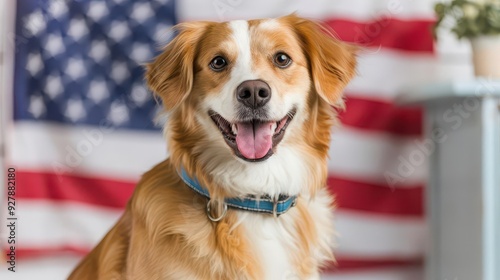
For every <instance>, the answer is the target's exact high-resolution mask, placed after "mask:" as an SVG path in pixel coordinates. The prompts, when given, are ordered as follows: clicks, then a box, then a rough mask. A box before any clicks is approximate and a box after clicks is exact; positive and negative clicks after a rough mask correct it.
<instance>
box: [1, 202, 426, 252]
mask: <svg viewBox="0 0 500 280" xmlns="http://www.w3.org/2000/svg"><path fill="white" fill-rule="evenodd" d="M16 210H17V215H18V217H19V223H18V224H19V227H18V232H17V237H18V244H19V245H18V248H19V249H21V248H29V249H37V248H40V249H42V248H50V247H53V248H57V247H59V246H68V245H69V246H71V245H73V246H76V247H78V248H89V249H90V248H93V247H94V246H95V245H96V244H97V243H98V242H99V241H100V240H101V239H102V238H103V237H104V235H105V234H106V232H107V231H108V230H109V229H110V228H111V227H112V226H113V225H114V224H115V223H116V221H117V220H118V218H119V217H120V215H121V213H122V211H121V210H116V209H110V208H106V207H102V206H95V205H87V204H83V203H78V202H61V201H45V200H32V199H25V200H22V201H20V202H19V207H18V209H16ZM335 215H336V217H335V222H336V228H337V232H338V233H340V237H338V240H339V244H338V248H336V254H337V257H339V258H341V257H342V256H346V257H349V258H359V259H362V258H374V257H377V258H379V257H387V258H403V259H408V258H414V257H419V256H421V255H422V253H423V242H422V240H421V238H422V234H423V229H424V224H423V221H422V220H421V219H416V218H407V217H405V218H396V217H383V216H374V215H370V214H364V213H356V212H354V211H345V210H337V211H336V212H335ZM4 234H5V233H4ZM374 240H376V242H375V241H374Z"/></svg>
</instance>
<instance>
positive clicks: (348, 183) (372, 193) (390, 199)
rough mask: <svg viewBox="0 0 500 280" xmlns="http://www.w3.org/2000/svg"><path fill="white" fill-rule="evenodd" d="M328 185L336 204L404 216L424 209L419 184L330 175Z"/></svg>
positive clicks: (421, 189)
mask: <svg viewBox="0 0 500 280" xmlns="http://www.w3.org/2000/svg"><path fill="white" fill-rule="evenodd" d="M328 188H329V190H330V191H331V192H332V193H333V194H334V195H335V200H336V203H337V205H338V207H339V208H344V209H352V210H360V211H367V212H370V213H378V214H391V215H405V216H422V215H423V213H424V210H423V204H424V201H423V192H424V188H423V187H422V186H414V187H405V188H390V187H387V186H382V185H376V184H369V183H364V182H356V181H353V180H350V179H343V178H339V177H332V176H330V177H329V178H328Z"/></svg>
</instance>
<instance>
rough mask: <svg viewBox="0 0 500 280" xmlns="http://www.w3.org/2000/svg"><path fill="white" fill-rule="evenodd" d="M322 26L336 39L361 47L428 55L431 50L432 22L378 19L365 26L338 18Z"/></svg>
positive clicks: (364, 24) (365, 23) (388, 18)
mask: <svg viewBox="0 0 500 280" xmlns="http://www.w3.org/2000/svg"><path fill="white" fill-rule="evenodd" d="M324 22H325V23H326V24H327V25H328V26H330V27H331V28H332V29H333V30H334V31H335V33H336V34H337V36H338V37H339V38H340V39H342V40H344V41H347V42H352V43H356V44H360V45H362V46H366V47H383V48H391V49H398V50H404V51H415V52H430V53H432V52H433V50H434V41H433V37H432V33H431V30H432V25H433V24H434V21H432V20H417V19H411V20H404V19H396V18H390V17H381V18H379V19H377V20H373V21H369V22H360V21H353V20H350V19H339V18H337V19H327V20H324Z"/></svg>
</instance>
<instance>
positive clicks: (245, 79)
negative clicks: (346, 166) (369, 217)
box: [69, 15, 356, 280]
mask: <svg viewBox="0 0 500 280" xmlns="http://www.w3.org/2000/svg"><path fill="white" fill-rule="evenodd" d="M177 30H178V32H179V34H178V35H177V36H176V38H175V39H174V40H173V41H172V42H171V43H170V44H168V45H167V46H166V47H165V49H164V51H163V53H162V54H161V55H159V56H158V57H157V58H156V59H155V60H154V61H153V62H152V63H150V64H149V65H148V67H147V73H146V79H147V83H148V85H149V87H150V88H151V89H152V90H153V91H154V92H155V93H156V94H157V95H158V96H159V97H161V99H162V101H163V105H164V107H165V109H166V110H167V111H168V112H169V121H168V123H167V125H166V127H165V135H166V138H167V141H168V148H169V151H170V158H169V159H167V160H165V161H164V162H162V163H160V164H158V165H157V166H156V167H154V168H153V169H152V170H150V171H149V172H147V173H146V174H145V175H144V176H143V178H142V179H141V181H140V182H139V184H138V185H137V188H136V190H135V193H134V195H133V197H132V198H131V200H130V202H129V203H128V205H127V208H126V210H125V213H124V214H123V216H122V217H121V219H120V220H119V221H118V222H117V224H116V225H115V226H114V227H113V228H112V229H111V231H110V232H109V233H108V234H107V235H106V237H105V238H104V239H103V240H102V241H101V242H100V244H99V245H98V246H97V247H96V248H94V250H93V251H92V252H91V253H90V254H89V255H88V256H87V257H86V258H85V259H84V260H83V261H82V262H81V263H80V265H79V266H78V267H77V268H76V269H75V270H74V271H73V273H72V274H71V276H70V277H69V279H93V280H94V279H106V280H108V279H134V280H138V279H147V280H150V279H231V280H234V279H318V278H319V272H318V271H319V268H320V267H321V266H322V265H324V264H325V262H327V261H329V260H332V259H333V256H332V252H331V245H332V237H333V235H334V228H333V224H332V221H333V220H332V214H331V210H332V207H331V206H332V199H331V197H330V196H329V195H328V193H327V191H326V189H325V182H326V177H327V165H326V164H327V153H328V149H329V143H330V129H331V126H332V125H333V124H334V122H335V114H334V110H333V109H332V106H333V107H341V106H342V105H343V102H342V90H343V88H344V87H345V86H346V84H347V83H348V82H349V80H350V79H351V78H352V77H353V75H354V73H355V64H356V59H355V53H354V52H355V49H354V47H352V46H349V45H346V44H344V43H342V42H340V41H338V40H336V39H334V38H332V37H331V36H329V35H328V34H327V33H325V30H324V28H322V27H321V26H320V25H318V24H316V23H314V22H312V21H310V20H307V19H303V18H300V17H298V16H295V15H290V16H285V17H282V18H278V19H259V20H250V21H244V20H237V21H230V22H223V23H216V22H190V23H183V24H180V25H178V26H177ZM181 171H182V172H185V174H187V175H188V176H189V177H190V178H196V180H198V181H199V184H200V185H201V186H203V188H205V189H206V190H207V191H208V193H209V197H210V199H208V198H206V197H204V196H202V195H200V194H199V193H197V192H195V191H193V189H191V188H190V187H188V185H187V184H186V183H185V182H184V181H183V180H182V178H181V177H180V175H179V174H180V172H181ZM294 196H296V197H297V198H296V201H295V203H294V204H293V205H292V207H291V208H290V209H289V211H287V212H286V213H284V214H282V215H280V216H279V217H276V215H271V214H267V213H260V212H256V211H246V210H242V209H235V208H232V207H229V208H228V209H227V208H226V207H227V204H225V201H226V200H227V199H229V198H241V199H243V198H248V197H253V198H256V199H257V200H258V199H259V198H261V197H270V198H272V199H274V200H276V199H278V197H294ZM207 203H208V204H207ZM207 206H208V207H207ZM207 208H209V209H207ZM273 211H274V210H273ZM218 219H220V220H219V221H213V220H218Z"/></svg>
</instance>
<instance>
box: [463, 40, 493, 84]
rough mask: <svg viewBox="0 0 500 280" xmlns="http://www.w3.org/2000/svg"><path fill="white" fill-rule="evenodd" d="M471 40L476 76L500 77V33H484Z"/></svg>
mask: <svg viewBox="0 0 500 280" xmlns="http://www.w3.org/2000/svg"><path fill="white" fill-rule="evenodd" d="M470 41H471V45H472V61H473V63H474V73H475V74H476V76H478V77H491V78H500V35H489V36H486V35H483V36H478V37H475V38H471V40H470Z"/></svg>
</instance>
